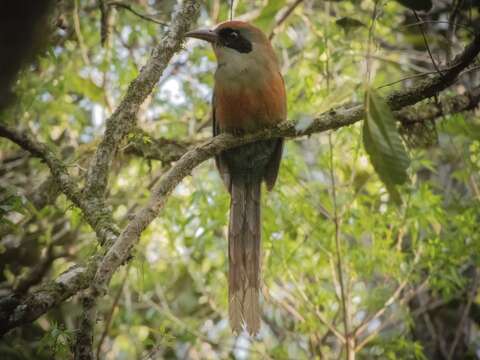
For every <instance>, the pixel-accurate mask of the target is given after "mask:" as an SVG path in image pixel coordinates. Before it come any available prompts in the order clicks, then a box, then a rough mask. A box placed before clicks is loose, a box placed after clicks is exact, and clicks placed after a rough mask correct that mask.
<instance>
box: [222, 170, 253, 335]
mask: <svg viewBox="0 0 480 360" xmlns="http://www.w3.org/2000/svg"><path fill="white" fill-rule="evenodd" d="M260 195H261V180H258V181H256V180H253V181H249V182H247V181H245V180H244V179H235V178H233V179H232V184H231V197H232V199H231V203H230V224H229V227H228V249H229V252H228V259H229V272H228V293H229V294H228V299H229V318H230V326H231V327H232V330H233V331H234V332H236V333H240V332H241V331H242V324H245V326H246V329H247V331H248V333H249V334H250V335H254V334H257V333H258V331H259V330H260V304H259V293H260V263H261V248H260V241H261V227H260Z"/></svg>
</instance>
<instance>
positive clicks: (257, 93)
mask: <svg viewBox="0 0 480 360" xmlns="http://www.w3.org/2000/svg"><path fill="white" fill-rule="evenodd" d="M286 108H287V106H286V96H285V86H284V83H283V79H282V77H281V75H280V74H279V73H275V74H274V75H273V76H270V77H269V81H262V82H261V83H260V84H257V86H254V84H251V85H241V84H239V83H236V84H225V83H219V82H218V81H217V83H216V84H215V119H216V121H217V123H218V125H219V127H220V129H221V130H222V131H226V132H232V133H235V132H239V131H240V132H255V131H258V130H260V129H262V128H265V127H269V126H274V125H275V124H277V123H279V122H281V121H284V120H285V119H286V115H287V109H286Z"/></svg>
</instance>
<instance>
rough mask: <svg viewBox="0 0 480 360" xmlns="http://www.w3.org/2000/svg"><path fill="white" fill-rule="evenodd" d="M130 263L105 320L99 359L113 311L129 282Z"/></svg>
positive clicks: (99, 343)
mask: <svg viewBox="0 0 480 360" xmlns="http://www.w3.org/2000/svg"><path fill="white" fill-rule="evenodd" d="M130 264H131V262H129V263H128V265H127V268H126V269H125V274H124V275H123V279H122V283H121V285H120V287H119V289H118V291H117V294H116V295H115V298H114V300H113V304H112V307H111V308H110V311H109V313H108V315H107V319H106V320H105V328H104V329H103V333H102V336H101V337H100V340H99V341H98V345H97V356H96V358H97V359H100V352H101V351H102V345H103V342H104V341H105V339H106V337H107V335H108V331H109V330H110V324H111V323H112V319H113V313H114V312H115V309H116V308H117V304H118V302H119V301H120V296H121V295H122V292H123V288H124V287H125V283H126V282H127V278H128V273H129V270H130Z"/></svg>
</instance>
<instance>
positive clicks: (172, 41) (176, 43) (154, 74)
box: [85, 0, 200, 201]
mask: <svg viewBox="0 0 480 360" xmlns="http://www.w3.org/2000/svg"><path fill="white" fill-rule="evenodd" d="M199 7H200V4H199V3H198V2H197V1H195V0H188V1H185V2H184V3H183V4H182V6H181V7H180V8H179V9H178V10H177V11H175V12H174V13H173V15H172V21H171V25H170V28H169V29H168V31H167V33H166V35H165V37H164V38H163V39H162V41H161V42H160V44H158V45H157V46H156V47H155V48H154V49H153V51H152V55H151V56H150V58H149V59H148V61H147V63H146V64H145V66H144V67H143V68H142V70H141V71H140V74H139V75H138V76H137V78H136V79H135V80H133V81H132V82H131V83H130V85H129V87H128V90H127V93H126V94H125V96H124V98H123V99H122V101H121V102H120V105H119V106H118V107H117V109H116V110H115V111H114V113H113V114H112V116H111V117H110V118H109V119H107V123H106V129H105V135H104V137H103V139H102V141H101V143H100V144H99V145H98V148H97V150H96V153H95V155H94V158H93V160H92V162H91V164H90V166H89V169H88V173H87V182H86V185H85V193H86V194H88V197H89V198H90V199H92V200H94V199H97V200H98V201H100V199H103V196H104V193H105V190H106V188H107V183H108V173H109V170H110V165H111V163H112V160H113V157H114V155H115V152H116V150H117V148H118V145H119V144H120V143H121V141H122V140H123V139H124V137H125V136H126V135H127V134H128V133H129V132H130V130H132V128H133V126H134V125H135V122H136V118H137V113H138V110H139V108H140V105H141V104H142V103H143V102H144V100H145V99H146V98H147V96H148V95H150V93H151V92H152V90H153V88H154V87H155V84H156V83H157V82H158V80H159V79H160V77H161V76H162V74H163V71H164V70H165V68H166V67H167V65H168V63H169V61H170V59H171V58H172V56H173V55H174V54H175V53H176V52H178V51H180V49H181V46H182V42H183V39H184V36H183V35H184V34H185V32H187V31H188V30H189V28H190V24H191V23H192V22H193V21H194V20H195V19H196V17H197V14H198V10H199Z"/></svg>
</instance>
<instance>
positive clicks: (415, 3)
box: [397, 0, 432, 11]
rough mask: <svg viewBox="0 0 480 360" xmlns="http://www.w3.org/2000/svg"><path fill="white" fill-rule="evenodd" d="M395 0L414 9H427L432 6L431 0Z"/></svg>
mask: <svg viewBox="0 0 480 360" xmlns="http://www.w3.org/2000/svg"><path fill="white" fill-rule="evenodd" d="M397 2H398V3H400V4H402V5H403V6H405V7H407V8H409V9H411V10H416V11H421V10H423V11H429V10H430V9H431V8H432V0H397Z"/></svg>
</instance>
